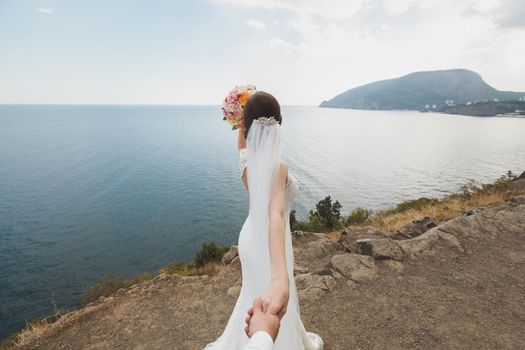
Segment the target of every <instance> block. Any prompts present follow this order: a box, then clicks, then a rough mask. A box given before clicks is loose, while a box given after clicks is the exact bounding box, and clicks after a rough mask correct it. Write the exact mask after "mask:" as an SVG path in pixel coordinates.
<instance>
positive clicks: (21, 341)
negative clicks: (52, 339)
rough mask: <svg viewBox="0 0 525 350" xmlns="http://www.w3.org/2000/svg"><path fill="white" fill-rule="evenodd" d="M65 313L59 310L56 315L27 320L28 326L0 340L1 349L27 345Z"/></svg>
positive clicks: (6, 349) (5, 349)
mask: <svg viewBox="0 0 525 350" xmlns="http://www.w3.org/2000/svg"><path fill="white" fill-rule="evenodd" d="M62 315H63V313H62V312H60V311H58V312H57V313H56V314H54V315H50V316H47V317H45V318H42V319H39V320H34V321H31V322H27V324H26V326H25V327H24V328H23V329H22V330H20V331H19V332H17V333H14V334H12V335H11V336H9V337H8V338H7V339H5V340H4V341H2V342H0V350H8V349H12V348H13V347H15V346H16V345H25V344H27V343H28V342H29V341H30V340H31V339H33V338H34V337H39V336H41V335H42V334H44V332H45V331H46V330H47V329H48V328H49V326H50V324H52V323H53V322H55V321H57V320H58V319H59V318H60V317H62Z"/></svg>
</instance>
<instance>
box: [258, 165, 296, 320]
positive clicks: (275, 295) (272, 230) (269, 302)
mask: <svg viewBox="0 0 525 350" xmlns="http://www.w3.org/2000/svg"><path fill="white" fill-rule="evenodd" d="M287 176H288V167H287V166H286V165H282V166H281V169H280V171H279V177H278V179H277V184H276V187H275V192H274V193H273V196H272V198H271V199H270V205H269V215H270V225H269V226H270V227H269V237H268V238H269V247H270V263H271V273H272V279H271V283H270V286H269V288H268V290H267V291H266V293H265V294H264V296H263V297H262V303H263V311H265V312H266V310H268V311H269V312H270V313H272V314H275V315H277V316H279V318H282V317H283V316H284V314H285V313H286V307H287V305H288V298H289V296H290V287H289V280H288V269H287V268H286V253H285V240H284V233H285V226H286V218H285V204H284V203H285V202H284V200H285V186H286V178H287Z"/></svg>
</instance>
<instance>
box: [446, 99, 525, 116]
mask: <svg viewBox="0 0 525 350" xmlns="http://www.w3.org/2000/svg"><path fill="white" fill-rule="evenodd" d="M438 112H441V113H447V114H461V115H472V116H478V117H494V116H500V115H504V116H525V101H487V102H478V103H469V104H462V105H454V106H445V107H443V108H441V109H440V110H438Z"/></svg>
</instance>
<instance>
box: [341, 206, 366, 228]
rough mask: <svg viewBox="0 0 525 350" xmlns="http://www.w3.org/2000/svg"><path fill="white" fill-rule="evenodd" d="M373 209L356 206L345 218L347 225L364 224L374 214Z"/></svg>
mask: <svg viewBox="0 0 525 350" xmlns="http://www.w3.org/2000/svg"><path fill="white" fill-rule="evenodd" d="M372 213H373V211H372V210H370V209H365V208H355V209H354V210H352V212H351V213H350V215H348V217H347V218H346V220H345V226H349V225H356V224H362V223H363V222H365V221H366V220H368V218H370V217H371V216H372Z"/></svg>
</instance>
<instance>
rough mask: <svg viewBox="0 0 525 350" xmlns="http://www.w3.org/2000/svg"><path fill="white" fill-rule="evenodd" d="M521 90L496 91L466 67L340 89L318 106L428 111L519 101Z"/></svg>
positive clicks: (410, 75) (524, 93) (415, 74)
mask: <svg viewBox="0 0 525 350" xmlns="http://www.w3.org/2000/svg"><path fill="white" fill-rule="evenodd" d="M524 98H525V92H512V91H499V90H496V89H494V88H493V87H492V86H490V85H488V84H487V83H485V81H483V79H482V78H481V76H480V75H479V74H478V73H476V72H473V71H470V70H467V69H451V70H437V71H427V72H415V73H411V74H408V75H405V76H402V77H400V78H395V79H388V80H380V81H376V82H374V83H370V84H366V85H362V86H359V87H356V88H353V89H350V90H348V91H345V92H343V93H342V94H340V95H337V96H335V97H334V98H332V99H330V100H328V101H323V102H322V103H321V104H320V106H319V107H328V108H354V109H379V110H393V109H409V110H429V109H430V110H432V109H440V108H442V107H444V106H447V105H454V104H466V103H474V102H477V101H486V100H494V99H497V100H519V99H524Z"/></svg>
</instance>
